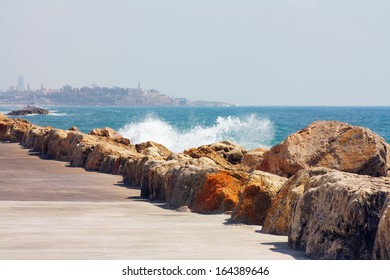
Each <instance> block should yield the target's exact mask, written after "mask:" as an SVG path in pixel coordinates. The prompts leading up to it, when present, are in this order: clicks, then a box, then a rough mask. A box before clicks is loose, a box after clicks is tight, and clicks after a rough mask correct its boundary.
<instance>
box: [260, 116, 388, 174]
mask: <svg viewBox="0 0 390 280" xmlns="http://www.w3.org/2000/svg"><path fill="white" fill-rule="evenodd" d="M389 153H390V148H389V145H388V144H387V143H386V142H385V140H384V139H383V138H382V137H380V136H379V135H377V134H375V133H373V132H372V131H371V130H369V129H367V128H363V127H357V126H352V125H349V124H346V123H342V122H337V121H316V122H313V123H312V124H310V125H309V126H307V127H306V128H304V129H302V130H300V131H298V132H296V133H294V134H291V135H290V136H288V137H287V139H286V140H284V141H283V142H282V143H281V144H279V145H277V146H274V147H272V148H271V150H270V151H269V152H266V153H265V154H264V160H263V162H262V165H261V170H263V171H267V172H271V173H274V174H277V175H280V176H284V177H290V176H292V175H294V174H295V173H296V172H298V170H301V169H304V168H309V167H327V168H332V169H336V170H340V171H345V172H351V173H356V174H363V175H370V176H386V173H387V171H388V168H389V163H388V159H389Z"/></svg>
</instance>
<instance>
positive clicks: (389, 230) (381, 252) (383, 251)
mask: <svg viewBox="0 0 390 280" xmlns="http://www.w3.org/2000/svg"><path fill="white" fill-rule="evenodd" d="M380 216H381V218H380V220H379V225H378V231H377V234H376V238H375V245H374V252H373V257H372V258H373V259H377V260H390V196H388V197H387V199H386V202H385V205H384V207H383V209H382V213H381V215H380Z"/></svg>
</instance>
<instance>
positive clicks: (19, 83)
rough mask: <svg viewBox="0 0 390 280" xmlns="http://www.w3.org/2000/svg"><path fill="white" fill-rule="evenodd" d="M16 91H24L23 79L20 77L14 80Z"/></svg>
mask: <svg viewBox="0 0 390 280" xmlns="http://www.w3.org/2000/svg"><path fill="white" fill-rule="evenodd" d="M16 85H17V86H16V89H17V90H18V91H24V79H23V77H22V76H20V75H19V77H18V78H17V79H16Z"/></svg>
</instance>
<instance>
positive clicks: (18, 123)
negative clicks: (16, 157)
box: [9, 119, 32, 142]
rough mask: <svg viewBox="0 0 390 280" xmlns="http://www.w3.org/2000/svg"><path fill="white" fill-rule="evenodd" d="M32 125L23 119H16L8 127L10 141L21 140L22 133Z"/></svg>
mask: <svg viewBox="0 0 390 280" xmlns="http://www.w3.org/2000/svg"><path fill="white" fill-rule="evenodd" d="M31 127H32V124H31V123H30V122H28V121H26V120H23V119H16V120H14V121H13V123H12V124H11V126H10V127H9V134H10V141H11V142H21V141H22V139H23V135H24V134H25V133H26V132H27V131H28V130H29V129H30V128H31Z"/></svg>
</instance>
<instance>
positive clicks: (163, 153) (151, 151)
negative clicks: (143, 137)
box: [135, 141, 172, 159]
mask: <svg viewBox="0 0 390 280" xmlns="http://www.w3.org/2000/svg"><path fill="white" fill-rule="evenodd" d="M135 148H136V150H137V152H138V153H141V154H144V155H146V156H151V157H154V158H161V159H167V158H168V157H170V156H171V155H172V152H171V151H170V150H169V149H168V148H167V147H165V146H164V145H161V144H159V143H155V142H152V141H148V142H145V143H140V144H136V145H135Z"/></svg>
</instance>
